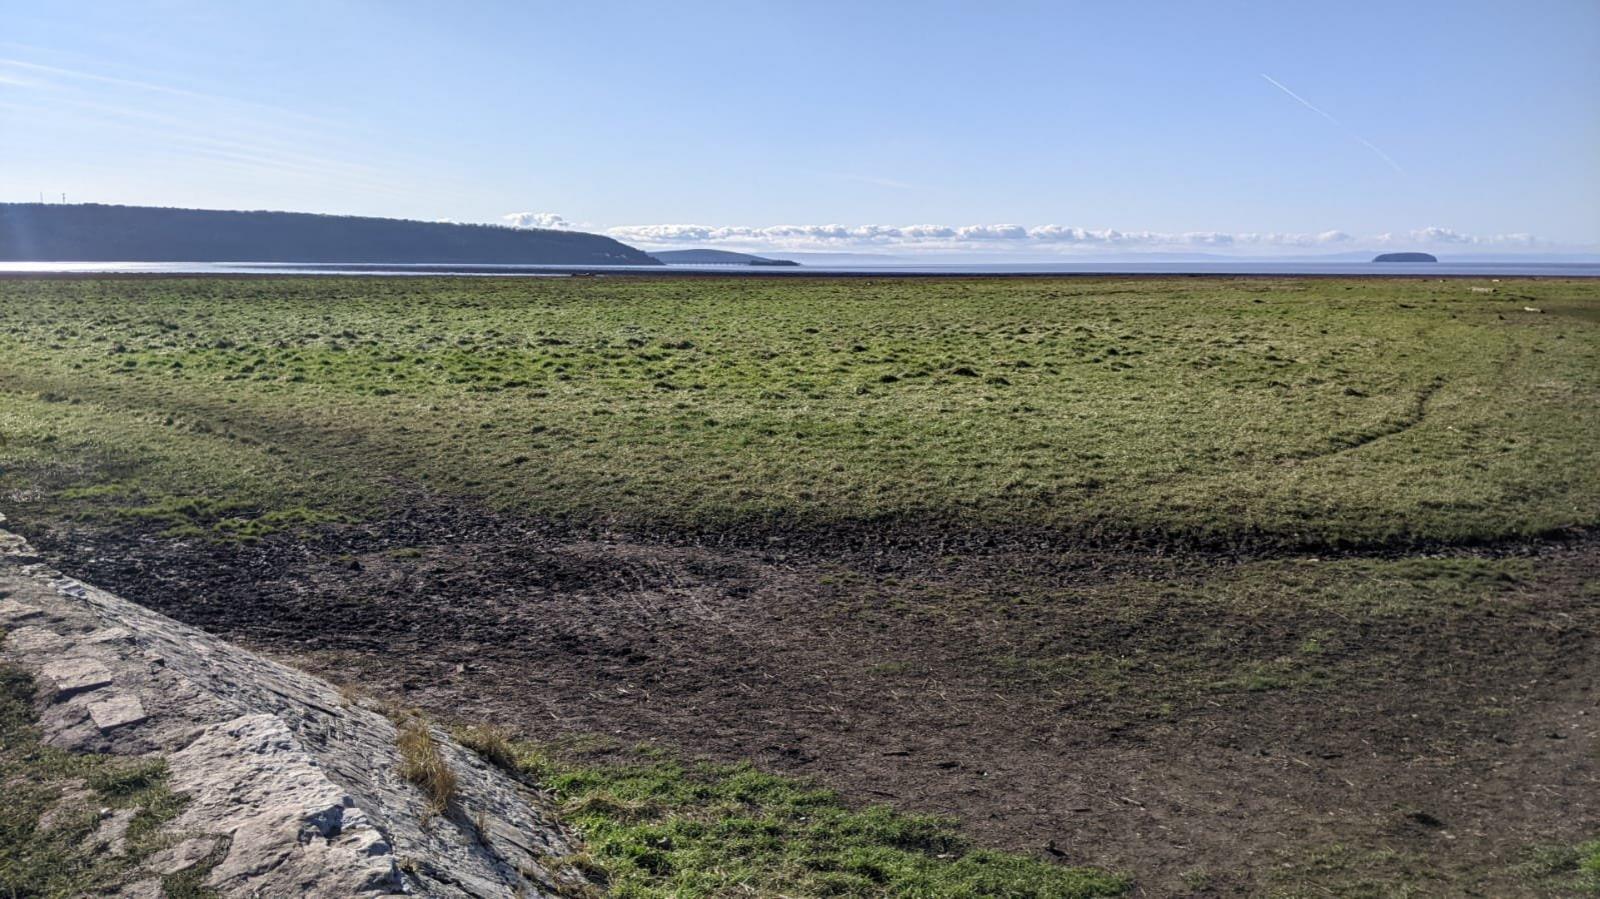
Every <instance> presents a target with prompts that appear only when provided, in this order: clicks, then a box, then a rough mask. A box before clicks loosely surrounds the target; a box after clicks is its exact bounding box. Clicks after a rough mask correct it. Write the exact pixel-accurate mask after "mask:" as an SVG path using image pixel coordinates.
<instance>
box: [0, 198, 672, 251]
mask: <svg viewBox="0 0 1600 899" xmlns="http://www.w3.org/2000/svg"><path fill="white" fill-rule="evenodd" d="M0 261H7V262H318V263H339V262H352V263H360V262H373V263H390V264H408V263H415V264H421V263H450V264H471V263H479V264H489V265H519V264H520V265H660V264H661V263H660V262H658V261H657V260H656V259H655V258H653V257H651V256H649V255H648V254H646V253H643V252H641V251H639V250H636V249H634V248H633V247H630V246H628V245H626V244H623V243H619V242H618V241H615V240H612V239H611V238H609V237H602V236H600V235H598V234H585V233H583V232H581V231H548V230H543V229H535V228H509V227H505V226H502V225H459V224H454V223H448V222H417V221H407V220H403V219H382V218H363V217H358V216H348V215H314V214H311V213H304V212H229V211H221V210H210V209H169V208H165V207H155V206H105V205H100V204H98V203H88V204H70V205H69V204H57V203H0Z"/></svg>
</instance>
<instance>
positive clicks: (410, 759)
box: [396, 715, 456, 815]
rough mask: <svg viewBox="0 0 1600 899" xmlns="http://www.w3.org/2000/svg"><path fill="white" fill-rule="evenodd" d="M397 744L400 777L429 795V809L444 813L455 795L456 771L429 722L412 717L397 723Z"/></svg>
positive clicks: (436, 812) (433, 811) (435, 812)
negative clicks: (447, 758)
mask: <svg viewBox="0 0 1600 899" xmlns="http://www.w3.org/2000/svg"><path fill="white" fill-rule="evenodd" d="M396 730H397V731H398V736H397V737H396V745H397V746H398V747H399V749H400V776H401V777H403V778H405V779H406V780H407V781H409V782H410V783H412V784H413V785H415V786H416V787H418V788H419V789H421V790H422V792H423V794H424V795H425V796H427V797H428V810H429V811H431V812H432V813H434V814H436V815H438V814H444V812H445V811H446V810H447V809H449V808H450V803H451V801H452V800H454V799H455V796H456V773H455V772H454V771H452V770H451V769H450V763H449V762H448V761H447V760H446V759H445V757H444V754H443V753H442V752H440V751H439V743H438V741H436V740H434V738H433V730H432V728H430V727H429V726H428V722H427V721H426V720H424V719H422V718H420V717H417V716H414V715H413V716H409V717H406V718H404V719H402V720H401V721H400V723H399V724H398V725H396Z"/></svg>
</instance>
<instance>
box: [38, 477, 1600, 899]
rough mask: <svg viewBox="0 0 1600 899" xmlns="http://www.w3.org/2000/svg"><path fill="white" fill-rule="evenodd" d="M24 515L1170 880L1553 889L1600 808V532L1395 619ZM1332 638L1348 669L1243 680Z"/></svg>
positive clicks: (1077, 564)
mask: <svg viewBox="0 0 1600 899" xmlns="http://www.w3.org/2000/svg"><path fill="white" fill-rule="evenodd" d="M8 511H9V510H8ZM25 513H26V510H25V509H17V510H16V512H15V514H13V515H12V519H13V521H14V522H16V524H17V527H18V529H19V530H22V531H24V532H25V533H29V534H30V536H31V537H32V538H33V539H34V542H35V544H36V545H38V546H39V547H40V548H41V549H43V550H44V551H45V552H47V553H48V554H50V555H52V556H53V557H54V558H57V559H59V560H63V561H62V563H61V564H62V566H63V567H64V568H66V569H68V570H69V573H71V574H73V575H75V576H78V577H82V578H84V579H86V580H91V581H93V582H96V583H98V584H100V585H101V586H104V587H105V588H107V589H111V590H114V591H116V592H119V593H121V594H122V595H124V596H125V597H127V598H129V599H131V600H134V601H136V602H140V603H144V604H146V605H148V606H150V607H152V608H155V609H157V610H159V611H161V612H164V613H166V614H169V615H171V616H173V617H175V618H178V619H180V620H182V621H184V622H187V623H190V624H194V625H197V626H200V627H202V628H205V629H207V630H210V631H212V632H214V633H217V634H219V635H221V636H223V637H225V638H228V639H232V640H235V641H238V642H241V643H243V644H245V645H247V646H250V647H253V648H258V649H262V650H266V651H270V652H272V653H276V654H279V655H282V656H291V657H296V658H297V659H298V660H299V662H300V663H301V664H303V665H306V666H307V667H310V668H312V669H314V670H317V671H318V672H320V673H323V674H325V675H327V676H329V677H330V678H332V679H335V680H337V681H343V682H351V683H359V684H361V685H362V686H364V687H366V688H368V689H371V690H373V691H375V692H379V693H386V694H392V695H396V696H401V697H403V698H404V700H405V701H406V702H408V703H410V704H414V705H417V706H421V707H423V708H425V709H428V710H430V711H432V712H434V713H436V714H440V715H443V716H447V717H453V718H461V719H490V720H494V721H496V722H499V723H503V724H507V725H511V726H513V727H514V728H517V729H520V730H521V731H522V732H524V733H525V734H526V735H528V736H530V737H533V738H536V739H543V740H548V739H551V738H553V737H557V736H561V735H594V734H603V735H609V736H611V737H614V738H615V739H616V745H619V746H620V745H628V744H632V743H634V742H637V741H650V742H654V743H657V744H659V745H661V746H663V747H667V748H671V749H674V750H680V751H683V752H687V753H691V754H704V755H707V756H711V757H715V758H720V759H729V760H742V759H751V760H754V761H756V762H757V763H758V764H760V765H763V766H765V767H768V768H770V769H774V770H778V771H783V772H788V773H794V774H800V775H806V776H811V777H814V778H816V779H818V780H819V781H821V782H823V783H826V784H828V785H830V786H834V787H837V788H839V789H841V790H842V791H844V792H845V793H846V794H848V795H850V796H853V797H856V798H857V799H859V800H861V801H869V802H870V801H881V802H888V803H890V804H892V805H894V806H896V807H898V808H901V809H904V810H915V811H927V812H936V813H942V814H949V815H954V816H956V817H958V818H959V819H961V821H962V822H963V823H964V826H965V829H966V830H967V831H968V832H969V833H970V834H971V835H972V836H973V837H975V838H976V839H978V840H980V841H982V842H985V843H988V844H992V845H997V846H1001V847H1005V848H1012V849H1018V850H1022V851H1028V852H1034V853H1038V854H1041V855H1044V856H1047V857H1055V858H1059V859H1061V860H1063V861H1067V862H1071V863H1082V864H1095V865H1102V866H1107V867H1111V868H1116V869H1119V870H1124V871H1127V872H1130V873H1132V874H1133V875H1134V876H1135V878H1136V880H1137V883H1138V886H1137V888H1136V894H1139V895H1236V894H1246V893H1271V892H1280V891H1287V892H1289V893H1293V894H1296V895H1299V894H1301V892H1300V891H1302V890H1309V891H1310V892H1306V893H1305V894H1307V895H1358V894H1367V895H1392V894H1393V891H1392V890H1391V888H1390V887H1388V886H1385V885H1392V884H1400V883H1403V884H1405V885H1407V886H1408V887H1409V888H1412V889H1417V890H1420V891H1421V892H1420V893H1419V894H1438V895H1485V896H1503V895H1521V894H1527V893H1529V892H1530V891H1531V890H1532V889H1533V888H1532V887H1528V886H1527V885H1526V884H1525V883H1523V882H1521V881H1519V880H1516V879H1515V878H1513V877H1512V875H1511V874H1510V873H1508V872H1509V871H1510V870H1511V869H1512V866H1515V865H1516V864H1518V863H1519V862H1521V861H1523V860H1525V859H1526V857H1527V853H1528V851H1529V849H1530V847H1534V846H1538V845H1544V844H1572V843H1576V842H1579V841H1580V840H1583V839H1591V838H1593V836H1594V835H1595V834H1597V833H1600V803H1597V802H1595V801H1594V798H1593V797H1595V796H1596V795H1597V792H1596V786H1597V784H1600V756H1597V752H1600V709H1597V706H1596V703H1595V697H1596V695H1600V694H1597V688H1600V651H1597V650H1600V646H1597V643H1600V640H1597V637H1600V603H1597V602H1596V601H1595V597H1594V596H1593V595H1591V594H1592V591H1593V583H1594V579H1595V578H1596V577H1597V574H1600V539H1596V536H1595V535H1593V534H1585V535H1577V536H1576V537H1574V538H1572V539H1569V540H1566V541H1564V542H1550V543H1544V544H1538V545H1515V546H1509V545H1508V546H1502V547H1487V548H1481V547H1480V548H1477V549H1475V550H1474V552H1476V553H1480V554H1487V555H1496V554H1518V555H1526V556H1528V557H1529V558H1531V559H1532V560H1533V561H1534V563H1535V565H1536V566H1537V570H1538V571H1539V572H1540V574H1539V577H1538V578H1537V580H1536V581H1534V582H1530V583H1529V584H1526V585H1523V586H1520V587H1516V588H1514V589H1512V590H1511V591H1510V593H1509V594H1507V595H1505V596H1502V597H1499V598H1497V599H1496V600H1495V601H1494V602H1490V603H1487V604H1486V605H1484V606H1483V607H1481V608H1474V609H1473V610H1471V611H1469V612H1463V613H1461V614H1454V615H1442V616H1431V617H1424V618H1413V619H1406V618H1400V619H1393V618H1379V617H1373V618H1365V617H1361V616H1355V617H1352V616H1350V615H1349V614H1348V613H1345V612H1341V611H1339V610H1338V609H1336V608H1331V607H1322V606H1314V605H1308V606H1307V607H1305V608H1304V609H1300V610H1295V609H1292V608H1291V609H1287V610H1286V609H1285V608H1284V607H1282V606H1276V607H1262V608H1248V607H1245V606H1240V605H1237V604H1235V605H1229V604H1227V603H1205V602H1202V601H1199V600H1196V599H1194V598H1193V597H1194V596H1195V595H1197V594H1198V595H1201V596H1203V595H1204V594H1205V592H1206V591H1205V590H1204V589H1198V590H1196V589H1193V588H1196V587H1199V588H1204V586H1205V585H1207V584H1209V583H1211V582H1213V581H1215V580H1217V579H1219V578H1226V577H1228V576H1229V575H1230V574H1231V573H1233V572H1235V571H1236V570H1237V569H1238V568H1239V566H1243V565H1248V564H1250V562H1251V560H1250V559H1248V558H1241V557H1234V556H1227V555H1220V554H1206V553H1188V554H1163V553H1159V552H1140V551H1133V550H1125V551H1111V550H1105V551H1089V550H1074V549H1072V548H1065V547H1059V546H1054V547H1052V546H1048V545H1042V544H1030V543H1029V542H1028V541H1027V540H1026V539H1025V538H1021V537H1018V538H1008V539H1007V540H1004V541H985V540H983V539H976V540H967V541H965V542H963V543H961V544H960V545H959V546H954V545H949V544H946V545H940V541H938V540H933V539H929V540H910V539H908V540H903V541H899V542H895V541H887V542H885V541H874V540H871V539H860V540H856V539H837V540H831V541H816V540H804V539H798V538H789V539H784V538H779V537H771V536H760V537H751V538H748V539H745V540H742V541H740V540H731V541H725V542H724V543H723V545H716V543H715V542H714V541H702V542H699V543H695V542H688V541H683V540H672V539H665V538H645V537H625V536H621V535H611V534H604V533H573V532H571V531H567V530H564V529H563V528H561V527H559V526H556V525H552V524H548V523H540V522H533V521H526V520H517V519H514V518H509V517H506V516H499V515H491V514H487V513H483V512H480V511H477V510H475V509H473V508H469V507H466V506H463V505H452V504H449V503H443V502H437V501H436V502H432V503H428V504H423V505H418V506H416V507H413V508H409V509H406V510H404V511H398V512H396V513H394V514H393V515H390V516H388V517H386V518H383V519H381V520H377V521H373V522H369V523H365V524H352V525H339V526H334V527H329V528H326V529H323V530H321V531H319V532H317V533H314V534H309V535H305V534H302V535H299V536H287V535H279V536H275V537H271V538H268V539H265V540H262V541H259V542H256V543H249V544H228V545H220V544H211V543H205V542H182V541H176V540H172V539H169V538H163V537H160V536H156V535H154V534H150V533H139V532H136V531H131V530H116V531H110V530H94V529H89V528H82V527H77V528H73V529H71V530H70V531H54V532H52V531H48V530H41V528H42V527H43V526H42V524H41V525H40V526H39V527H30V525H31V523H30V522H28V521H27V516H26V514H25ZM986 542H993V543H995V544H996V545H992V546H985V545H984V544H985V543H986ZM68 560H70V561H68ZM1171 586H1176V587H1177V588H1184V587H1188V588H1191V589H1189V590H1188V591H1187V592H1186V591H1184V590H1183V589H1178V590H1176V592H1171V591H1169V592H1168V593H1163V592H1162V590H1163V589H1164V588H1165V587H1171ZM1066 587H1071V588H1074V589H1075V591H1076V592H1071V593H1069V594H1060V593H1054V594H1053V593H1052V591H1058V590H1059V589H1061V588H1066ZM1083 588H1095V589H1083ZM1152 591H1153V592H1152ZM1053 595H1054V596H1057V597H1059V596H1060V595H1069V596H1071V597H1073V599H1071V600H1070V601H1065V600H1061V599H1059V598H1056V599H1049V597H1051V596H1053ZM1127 596H1134V597H1143V598H1142V599H1125V597H1127ZM1330 632H1337V633H1339V634H1341V635H1342V637H1343V639H1342V642H1341V644H1340V645H1341V646H1344V647H1346V648H1345V649H1341V650H1339V652H1338V653H1337V657H1336V658H1333V659H1330V660H1329V661H1328V663H1327V666H1326V667H1327V670H1328V672H1330V673H1329V675H1328V676H1327V677H1326V678H1323V677H1317V678H1311V679H1308V680H1303V681H1298V682H1294V683H1290V684H1287V685H1283V684H1279V685H1273V684H1267V685H1265V687H1264V688H1262V689H1246V688H1239V689H1216V688H1215V684H1216V683H1218V681H1219V679H1222V680H1226V678H1227V677H1228V676H1230V675H1236V674H1238V673H1239V672H1240V671H1248V670H1252V669H1251V666H1252V665H1255V664H1257V663H1259V662H1260V660H1262V659H1271V658H1275V657H1278V656H1280V655H1282V654H1284V653H1292V652H1293V647H1294V646H1296V645H1298V644H1301V643H1303V642H1304V641H1305V639H1306V638H1307V635H1308V634H1317V633H1330ZM1049 658H1065V659H1080V660H1089V661H1088V662H1086V663H1085V664H1084V665H1081V666H1076V667H1074V666H1067V667H1064V668H1049V667H1048V666H1047V667H1045V668H1043V669H1041V668H1040V667H1039V666H1037V665H1035V664H1033V663H1032V662H1031V661H1030V660H1038V659H1049ZM1207 685H1211V686H1207ZM591 742H592V741H591ZM594 751H597V752H604V751H605V750H604V749H601V750H594ZM1363 890H1366V892H1365V893H1363V892H1362V891H1363Z"/></svg>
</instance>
